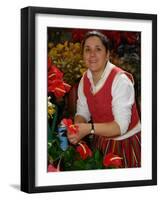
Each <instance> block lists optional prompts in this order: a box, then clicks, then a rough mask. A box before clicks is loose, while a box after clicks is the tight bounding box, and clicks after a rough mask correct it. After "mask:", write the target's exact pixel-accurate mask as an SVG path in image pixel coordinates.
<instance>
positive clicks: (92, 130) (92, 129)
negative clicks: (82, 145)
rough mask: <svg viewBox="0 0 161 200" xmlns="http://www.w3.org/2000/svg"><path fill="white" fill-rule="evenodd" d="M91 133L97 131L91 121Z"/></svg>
mask: <svg viewBox="0 0 161 200" xmlns="http://www.w3.org/2000/svg"><path fill="white" fill-rule="evenodd" d="M90 133H91V134H94V133H95V130H94V124H93V122H92V123H91V131H90Z"/></svg>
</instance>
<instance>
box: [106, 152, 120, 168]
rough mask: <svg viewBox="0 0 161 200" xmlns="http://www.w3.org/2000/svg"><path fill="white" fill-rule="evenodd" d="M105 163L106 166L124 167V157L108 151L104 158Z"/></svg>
mask: <svg viewBox="0 0 161 200" xmlns="http://www.w3.org/2000/svg"><path fill="white" fill-rule="evenodd" d="M103 165H104V166H105V167H115V168H119V167H122V158H121V157H119V156H118V155H115V154H113V153H108V154H107V155H106V156H105V157H104V159H103Z"/></svg>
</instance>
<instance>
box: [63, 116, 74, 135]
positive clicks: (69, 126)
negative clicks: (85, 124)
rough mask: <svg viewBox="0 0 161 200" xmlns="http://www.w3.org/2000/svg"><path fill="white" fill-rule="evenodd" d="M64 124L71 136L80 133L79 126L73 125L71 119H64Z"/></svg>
mask: <svg viewBox="0 0 161 200" xmlns="http://www.w3.org/2000/svg"><path fill="white" fill-rule="evenodd" d="M62 123H63V124H64V125H65V126H66V127H67V130H68V132H69V133H70V134H77V132H78V126H77V125H75V124H73V122H72V120H71V119H66V118H64V119H63V120H62Z"/></svg>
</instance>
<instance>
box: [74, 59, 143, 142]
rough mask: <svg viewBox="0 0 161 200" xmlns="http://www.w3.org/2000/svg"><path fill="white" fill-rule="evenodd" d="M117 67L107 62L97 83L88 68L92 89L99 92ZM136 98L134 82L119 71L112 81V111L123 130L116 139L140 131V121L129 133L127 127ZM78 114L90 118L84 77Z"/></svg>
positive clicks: (78, 103) (80, 88) (80, 85)
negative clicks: (84, 89)
mask: <svg viewBox="0 0 161 200" xmlns="http://www.w3.org/2000/svg"><path fill="white" fill-rule="evenodd" d="M113 67H115V66H114V65H113V64H112V63H110V62H107V65H106V67H105V70H104V72H103V73H102V75H101V78H100V80H99V81H98V83H97V84H96V85H94V83H93V78H92V73H91V71H90V70H89V69H88V70H87V77H88V79H89V81H90V83H91V90H92V92H93V93H96V92H98V91H99V90H100V89H101V88H102V86H103V85H104V83H105V81H106V80H107V78H108V76H109V74H110V72H111V70H112V69H113ZM134 100H135V92H134V87H133V83H132V82H131V80H130V79H129V78H128V77H127V76H126V75H125V74H124V73H118V74H117V75H116V76H115V78H114V81H113V83H112V112H113V115H114V120H115V121H116V122H117V123H118V125H119V126H120V130H121V136H118V137H116V138H115V139H116V140H121V139H125V138H127V137H130V136H132V135H134V134H135V133H137V132H139V131H140V129H141V127H140V122H139V123H138V124H137V126H135V127H134V128H133V129H132V130H130V131H129V132H128V133H126V132H127V129H128V126H129V124H130V121H131V108H132V105H133V103H134ZM76 115H81V116H83V117H84V118H85V119H86V120H87V121H89V120H90V116H91V114H90V112H89V108H88V104H87V99H86V96H85V94H84V91H83V77H82V79H81V81H80V83H79V87H78V100H77V113H76ZM125 133H126V134H125Z"/></svg>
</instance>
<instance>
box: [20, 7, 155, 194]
mask: <svg viewBox="0 0 161 200" xmlns="http://www.w3.org/2000/svg"><path fill="white" fill-rule="evenodd" d="M156 24H157V16H156V15H154V14H138V13H120V12H109V11H92V10H91V11H89V10H88V11H86V10H75V9H61V8H41V7H27V8H23V9H22V10H21V102H22V103H21V190H22V191H25V192H28V193H32V192H49V191H50V192H54V191H65V190H84V189H99V188H111V187H112V188H114V187H128V186H141V185H155V184H157V147H156V144H157V104H156V101H157V98H156V96H157V94H156V93H157V81H156V77H157V65H156V64H157V53H156V49H157V47H156V43H157V31H156V30H157V25H156Z"/></svg>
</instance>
